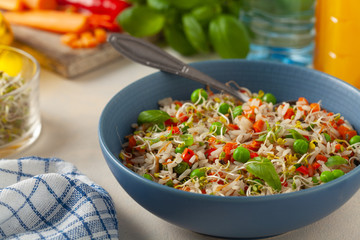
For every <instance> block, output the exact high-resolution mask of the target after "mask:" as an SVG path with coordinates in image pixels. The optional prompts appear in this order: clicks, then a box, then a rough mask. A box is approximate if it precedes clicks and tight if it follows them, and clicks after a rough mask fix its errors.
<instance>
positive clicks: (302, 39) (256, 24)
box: [240, 0, 315, 66]
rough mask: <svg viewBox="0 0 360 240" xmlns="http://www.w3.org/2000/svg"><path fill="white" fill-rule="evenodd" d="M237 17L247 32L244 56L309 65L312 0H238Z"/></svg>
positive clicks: (312, 30)
mask: <svg viewBox="0 0 360 240" xmlns="http://www.w3.org/2000/svg"><path fill="white" fill-rule="evenodd" d="M242 4H243V6H242V10H241V11H240V20H241V21H242V22H243V23H244V24H245V25H246V27H247V28H248V30H249V33H250V36H251V39H252V41H251V47H250V53H249V54H248V57H247V58H248V59H252V60H271V61H278V62H283V63H289V64H296V65H300V66H310V65H311V64H312V59H313V48H314V42H313V41H314V35H315V30H314V21H315V16H314V12H315V11H314V9H315V0H242Z"/></svg>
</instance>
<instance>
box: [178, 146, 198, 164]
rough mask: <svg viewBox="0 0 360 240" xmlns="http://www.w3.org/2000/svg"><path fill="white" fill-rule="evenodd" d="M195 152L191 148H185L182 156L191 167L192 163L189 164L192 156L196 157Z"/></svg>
mask: <svg viewBox="0 0 360 240" xmlns="http://www.w3.org/2000/svg"><path fill="white" fill-rule="evenodd" d="M194 154H195V153H194V151H193V150H191V149H189V148H185V150H184V152H183V153H182V154H181V158H182V160H183V161H184V162H187V163H188V164H189V165H191V163H190V162H189V160H190V158H191V157H192V156H194Z"/></svg>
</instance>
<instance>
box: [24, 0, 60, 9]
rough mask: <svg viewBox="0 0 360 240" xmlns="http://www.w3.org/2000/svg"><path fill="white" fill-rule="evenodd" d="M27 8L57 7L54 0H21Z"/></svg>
mask: <svg viewBox="0 0 360 240" xmlns="http://www.w3.org/2000/svg"><path fill="white" fill-rule="evenodd" d="M21 1H22V2H23V3H24V5H25V6H26V7H27V8H30V9H38V10H43V9H48V10H55V9H56V7H57V1H56V0H21Z"/></svg>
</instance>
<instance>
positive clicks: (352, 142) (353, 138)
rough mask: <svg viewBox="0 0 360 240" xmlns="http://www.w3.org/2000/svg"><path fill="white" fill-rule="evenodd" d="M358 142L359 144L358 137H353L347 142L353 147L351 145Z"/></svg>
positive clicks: (359, 138)
mask: <svg viewBox="0 0 360 240" xmlns="http://www.w3.org/2000/svg"><path fill="white" fill-rule="evenodd" d="M358 142H360V136H359V135H355V136H353V137H352V138H351V139H350V141H349V143H350V145H353V144H355V143H358Z"/></svg>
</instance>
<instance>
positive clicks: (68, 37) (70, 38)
mask: <svg viewBox="0 0 360 240" xmlns="http://www.w3.org/2000/svg"><path fill="white" fill-rule="evenodd" d="M77 39H79V36H78V35H77V34H76V33H66V34H64V35H62V36H61V38H60V41H61V43H63V44H65V45H68V46H71V45H72V43H73V42H74V41H76V40H77Z"/></svg>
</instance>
